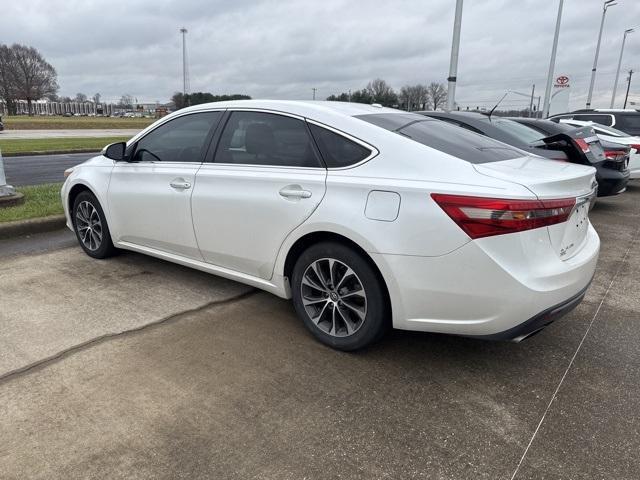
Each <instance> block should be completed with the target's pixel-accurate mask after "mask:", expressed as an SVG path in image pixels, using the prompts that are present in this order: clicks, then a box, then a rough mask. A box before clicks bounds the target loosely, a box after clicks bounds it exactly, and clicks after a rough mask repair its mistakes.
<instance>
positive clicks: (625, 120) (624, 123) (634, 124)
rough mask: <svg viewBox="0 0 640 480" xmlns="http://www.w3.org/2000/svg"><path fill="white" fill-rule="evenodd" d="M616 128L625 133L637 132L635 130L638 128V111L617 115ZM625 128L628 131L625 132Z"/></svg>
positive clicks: (639, 127)
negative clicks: (634, 113) (636, 112)
mask: <svg viewBox="0 0 640 480" xmlns="http://www.w3.org/2000/svg"><path fill="white" fill-rule="evenodd" d="M616 128H619V129H620V130H623V131H625V132H626V133H630V134H637V133H636V132H638V131H639V130H640V113H639V114H637V115H633V114H632V115H629V114H627V115H617V116H616ZM625 129H629V131H628V132H627V131H626V130H625Z"/></svg>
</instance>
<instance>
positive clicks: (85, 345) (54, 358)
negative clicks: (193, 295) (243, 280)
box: [0, 288, 258, 386]
mask: <svg viewBox="0 0 640 480" xmlns="http://www.w3.org/2000/svg"><path fill="white" fill-rule="evenodd" d="M257 292H258V290H257V289H255V288H252V289H251V290H249V291H246V292H243V293H241V294H239V295H234V296H232V297H229V298H225V299H224V300H213V301H211V302H208V303H205V304H204V305H201V306H199V307H196V308H192V309H188V310H183V311H181V312H177V313H173V314H171V315H168V316H166V317H162V318H160V319H158V320H154V321H153V322H149V323H145V324H144V325H140V326H138V327H135V328H130V329H127V330H122V331H120V332H114V333H105V334H104V335H100V336H98V337H95V338H92V339H91V340H87V341H86V342H82V343H79V344H77V345H73V346H71V347H68V348H65V349H63V350H60V351H59V352H57V353H54V354H53V355H49V356H48V357H45V358H43V359H40V360H37V361H35V362H33V363H30V364H28V365H25V366H23V367H20V368H16V369H14V370H9V371H8V372H5V373H3V374H2V375H0V386H2V385H3V384H5V383H7V382H9V381H11V380H14V379H16V378H18V377H22V376H25V375H27V374H30V373H33V372H36V371H39V370H42V369H44V368H46V367H48V366H50V365H53V364H55V363H57V362H60V361H62V360H64V359H65V358H68V357H70V356H72V355H75V354H76V353H80V352H83V351H85V350H88V349H89V348H92V347H95V346H98V345H101V344H103V343H106V342H108V341H111V340H116V339H119V338H124V337H128V336H130V335H136V334H139V333H143V332H145V331H147V330H151V329H153V328H157V327H161V326H165V325H168V324H171V323H174V322H176V321H178V320H180V319H181V318H182V317H183V316H185V315H190V314H193V313H198V312H201V311H203V310H206V309H208V308H210V307H216V306H221V305H229V304H233V303H237V302H240V301H241V300H244V299H245V298H247V297H250V296H252V295H254V294H256V293H257Z"/></svg>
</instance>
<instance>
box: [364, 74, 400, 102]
mask: <svg viewBox="0 0 640 480" xmlns="http://www.w3.org/2000/svg"><path fill="white" fill-rule="evenodd" d="M366 90H367V93H369V95H370V96H371V97H372V98H373V103H379V104H381V105H384V106H385V107H391V106H393V105H395V104H396V103H397V102H398V95H396V92H394V91H393V88H391V86H390V85H389V84H388V83H387V82H385V81H384V80H382V79H381V78H376V79H375V80H372V81H370V82H369V83H368V84H367V88H366Z"/></svg>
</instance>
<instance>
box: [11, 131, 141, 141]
mask: <svg viewBox="0 0 640 480" xmlns="http://www.w3.org/2000/svg"><path fill="white" fill-rule="evenodd" d="M140 130H141V129H140V128H86V129H58V130H4V131H3V132H0V140H9V139H35V138H79V137H132V136H134V135H135V134H136V133H138V132H139V131H140Z"/></svg>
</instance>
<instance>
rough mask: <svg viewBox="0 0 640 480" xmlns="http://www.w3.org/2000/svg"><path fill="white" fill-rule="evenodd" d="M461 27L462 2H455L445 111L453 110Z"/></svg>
mask: <svg viewBox="0 0 640 480" xmlns="http://www.w3.org/2000/svg"><path fill="white" fill-rule="evenodd" d="M461 27H462V0H456V13H455V18H454V20H453V41H452V43H451V62H450V63H449V78H447V81H448V82H449V86H448V89H447V111H448V112H450V111H451V110H454V109H455V105H456V82H457V75H458V51H459V50H460V29H461Z"/></svg>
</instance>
